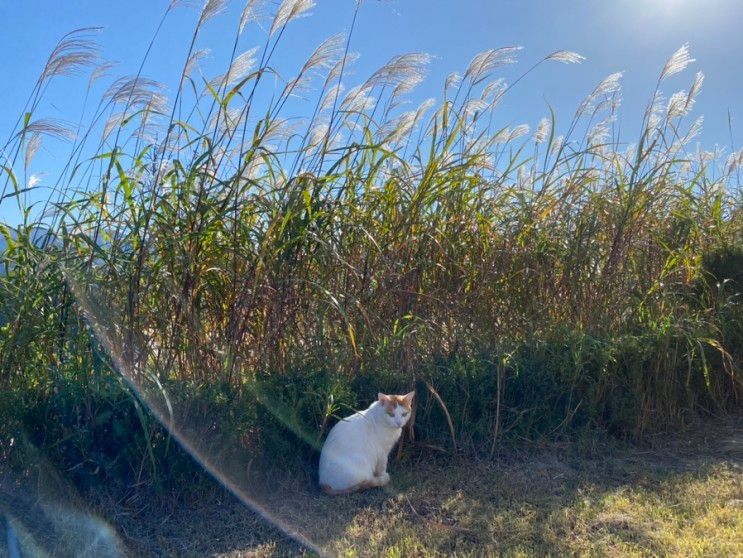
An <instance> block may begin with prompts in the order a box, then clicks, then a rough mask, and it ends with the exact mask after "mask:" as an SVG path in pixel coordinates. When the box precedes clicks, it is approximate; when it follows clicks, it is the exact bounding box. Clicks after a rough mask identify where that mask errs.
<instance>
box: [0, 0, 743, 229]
mask: <svg viewBox="0 0 743 558" xmlns="http://www.w3.org/2000/svg"><path fill="white" fill-rule="evenodd" d="M316 1H317V6H316V7H315V8H314V9H313V10H312V15H311V16H310V17H307V18H303V19H301V20H298V21H296V22H294V23H293V24H292V25H291V26H290V28H289V30H288V33H287V35H286V37H285V39H286V40H284V41H282V45H281V50H280V52H278V53H277V54H278V58H277V65H278V66H279V68H283V69H285V70H286V72H287V73H291V69H292V68H297V67H298V66H299V65H301V64H302V63H303V62H304V60H305V59H306V57H307V56H308V55H309V53H310V52H311V50H312V49H313V48H314V47H315V46H316V45H317V44H318V43H319V42H320V41H321V40H322V39H324V38H326V37H328V36H329V35H331V34H333V33H336V32H338V31H343V30H347V29H348V27H349V25H350V22H351V17H352V14H353V9H354V2H353V0H316ZM166 5H167V0H127V1H126V2H108V1H106V2H102V1H100V0H64V1H60V0H29V1H27V2H17V1H3V2H0V21H2V22H3V32H2V33H1V34H0V51H1V52H3V53H6V54H5V56H4V60H3V62H2V75H3V79H2V80H0V139H2V140H3V143H4V140H5V138H7V136H8V134H9V132H10V128H11V126H12V124H13V123H14V122H15V120H16V119H17V117H18V115H19V114H20V113H21V111H22V109H23V104H24V102H25V99H26V96H27V95H28V92H29V91H30V90H31V88H32V87H33V84H34V82H35V80H36V78H37V76H38V74H39V72H40V71H41V69H42V67H43V65H44V62H45V60H46V57H47V56H48V54H49V52H50V51H51V49H52V48H53V47H54V45H55V43H56V42H57V40H58V39H59V38H60V37H61V36H62V35H63V34H64V33H65V32H67V31H70V30H72V29H75V28H79V27H85V26H103V27H104V30H103V31H102V32H101V33H100V34H99V35H98V39H97V40H98V41H99V42H100V44H101V46H102V56H103V58H105V59H110V60H116V61H118V62H119V65H118V66H117V67H116V68H115V70H114V74H115V75H124V74H130V73H133V72H135V71H136V69H137V67H138V65H139V62H140V61H141V59H142V55H143V53H144V51H145V48H146V46H147V44H148V42H149V40H150V38H151V36H152V34H153V32H154V30H155V27H156V25H157V22H158V20H159V18H160V16H161V15H162V13H163V11H164V9H165V7H166ZM266 5H267V7H268V9H269V11H271V12H272V11H273V9H275V6H276V3H275V2H266ZM241 8H242V1H241V0H234V1H233V2H232V3H231V4H230V9H229V10H228V11H227V12H225V13H224V14H222V15H220V16H218V17H217V18H215V19H213V20H212V21H211V22H209V24H208V27H207V28H206V30H205V32H204V33H203V35H202V37H201V40H200V41H199V46H201V47H210V48H211V49H212V55H211V58H210V59H209V60H207V62H206V63H205V72H206V73H207V74H210V72H211V74H210V75H213V74H218V73H221V71H222V69H223V68H222V67H221V66H220V62H223V61H224V57H225V55H226V53H227V52H228V50H229V48H230V47H231V41H232V37H233V33H234V28H235V25H236V22H237V17H238V14H239V12H240V10H241ZM196 18H197V11H196V10H195V9H185V8H181V9H178V10H176V11H174V12H173V13H172V14H171V16H170V17H169V19H168V20H167V22H166V24H165V26H164V28H163V30H162V32H161V34H160V36H159V38H158V40H157V42H156V44H155V50H154V53H153V55H152V57H151V59H150V61H149V63H148V64H147V66H146V67H145V69H144V73H145V75H147V76H149V77H152V78H155V79H157V80H159V81H162V82H164V83H166V84H168V85H170V86H171V92H172V90H173V89H174V87H175V84H176V83H177V81H176V80H177V77H178V75H179V73H180V69H181V67H182V64H183V58H184V57H185V54H186V49H187V48H188V41H189V39H190V36H191V31H192V29H193V25H194V22H195V20H196ZM741 22H743V1H740V0H611V1H610V0H539V1H536V0H490V1H487V0H383V1H378V0H366V1H365V2H364V3H363V5H362V7H361V10H360V14H359V20H358V23H357V28H356V30H355V32H354V35H353V40H352V50H355V51H358V52H359V53H360V54H361V58H360V59H359V61H358V62H357V64H356V65H355V67H354V70H353V71H354V77H355V78H356V81H354V80H353V79H352V80H350V83H349V85H354V84H355V83H357V82H358V81H361V80H362V79H364V78H365V77H367V76H368V75H369V74H370V73H371V72H372V71H373V70H374V69H376V68H378V67H379V66H381V65H382V64H384V63H385V62H386V61H387V60H388V59H389V58H390V57H392V56H393V55H395V54H402V53H406V52H427V53H429V54H431V55H433V56H435V59H434V61H433V62H432V64H431V67H430V76H429V78H428V80H427V82H426V83H425V84H424V85H423V86H422V87H421V88H419V90H418V91H416V92H415V93H414V94H413V95H412V100H413V101H419V100H422V99H424V98H427V97H431V96H439V95H440V91H441V85H442V83H443V81H444V79H445V77H446V75H447V74H449V73H450V72H452V71H455V70H459V71H461V70H464V69H465V68H466V66H467V64H468V62H469V61H470V59H471V58H472V56H473V55H475V54H476V53H477V52H480V51H482V50H485V49H488V48H494V47H500V46H506V45H521V46H523V47H524V50H523V51H522V52H521V53H520V56H519V58H520V60H521V62H520V64H519V65H518V66H517V67H516V68H509V69H507V70H505V71H504V73H503V74H504V77H506V78H509V77H511V78H512V77H514V76H516V75H518V73H519V70H521V71H523V70H525V69H526V68H527V67H528V66H529V65H530V64H531V63H533V62H534V61H536V60H538V59H539V58H541V57H543V56H544V55H546V54H548V53H549V52H552V51H554V50H558V49H567V50H573V51H576V52H579V53H580V54H582V55H584V56H586V58H587V60H586V61H585V62H583V64H581V65H579V66H577V65H572V66H565V65H562V64H552V65H545V66H542V67H541V68H540V69H539V70H538V71H537V72H535V73H533V74H531V75H530V76H529V77H528V78H527V79H526V80H524V81H523V82H522V83H521V84H519V86H518V87H517V88H515V89H514V90H513V91H512V92H511V93H510V94H509V96H508V98H507V99H506V100H505V102H504V103H503V104H502V105H501V106H500V108H499V112H498V116H499V117H500V118H501V119H502V123H503V125H507V124H517V123H522V122H526V123H528V124H530V125H531V126H532V128H533V127H534V126H535V125H536V123H537V122H538V121H539V119H540V118H541V117H543V116H545V115H546V114H547V113H548V108H547V103H549V104H550V105H551V106H552V107H553V108H554V109H555V110H556V112H557V114H558V123H559V122H563V123H564V122H566V121H568V120H569V119H570V117H571V116H572V114H573V113H574V111H575V108H576V106H577V105H578V104H579V103H580V101H581V99H583V97H585V95H586V94H587V93H588V92H590V90H591V89H592V88H593V87H594V86H595V85H596V84H597V83H598V82H599V81H600V80H601V79H602V78H604V77H605V76H607V75H608V74H610V73H612V72H616V71H624V78H623V97H624V101H623V104H622V108H621V113H620V119H619V124H620V126H621V129H622V137H623V139H625V140H626V141H634V140H635V139H636V137H637V135H638V132H639V122H640V117H641V115H642V112H643V110H644V108H645V106H646V104H647V101H648V98H649V96H650V95H651V93H652V90H653V88H654V86H655V82H656V80H657V76H658V73H659V71H660V69H661V68H662V66H663V64H664V63H665V61H666V59H667V58H668V57H669V56H670V55H671V54H672V53H673V52H674V51H675V50H676V49H677V48H678V47H679V46H681V45H682V44H683V43H686V42H688V43H689V44H690V47H691V52H692V55H693V57H694V58H696V62H695V63H694V64H693V65H692V67H691V68H690V69H688V70H687V71H686V72H684V73H683V74H680V75H678V76H674V77H673V78H672V79H671V80H670V81H669V82H668V83H666V84H665V85H664V92H665V93H666V94H667V95H670V94H671V93H673V92H675V91H677V90H679V89H687V88H688V87H689V84H690V82H691V80H692V79H693V76H694V72H696V71H697V70H701V71H702V72H704V74H705V76H706V81H705V85H704V89H703V91H702V94H701V96H700V97H699V98H698V102H697V105H696V108H695V111H694V113H695V114H696V115H699V114H704V116H705V125H704V131H703V133H702V134H701V136H700V141H701V142H702V144H703V145H704V146H705V147H706V148H712V147H714V145H715V144H720V145H725V146H729V144H730V143H731V137H730V133H729V131H728V111H730V112H731V113H732V116H733V143H734V144H737V143H738V141H739V140H740V139H743V138H741V131H740V125H738V123H740V120H739V119H740V118H743V103H742V102H741V96H740V92H741V91H743V57H742V56H741V53H743V33H741V29H740V23H741ZM263 39H264V35H263V34H262V33H261V32H260V30H258V29H256V28H252V29H250V30H249V31H248V32H247V33H245V34H244V36H243V37H242V41H243V42H242V43H241V48H242V49H246V48H248V47H250V46H254V45H258V44H262V41H263ZM11 76H12V77H11ZM101 87H103V85H102V86H101ZM84 92H85V81H84V80H83V79H75V78H62V79H59V80H57V81H55V82H54V83H53V86H52V87H51V88H50V89H49V92H48V96H47V102H46V103H44V104H43V106H42V109H41V111H40V114H37V115H35V116H37V117H51V118H61V119H65V120H69V121H76V120H77V119H78V118H79V115H80V108H81V105H82V97H83V95H84ZM736 147H737V145H736ZM66 155H67V151H66V150H65V149H64V146H63V145H61V144H59V143H55V142H45V143H44V145H43V147H42V149H41V151H40V153H39V155H38V156H37V157H36V159H35V161H34V167H33V168H32V171H33V172H47V173H48V175H47V177H46V178H45V180H46V181H47V182H48V181H51V178H53V175H54V172H55V169H56V168H57V166H58V165H59V164H60V162H61V161H64V160H65V159H66ZM41 192H42V191H40V192H39V193H38V194H37V195H39V196H41V195H42V193H41ZM3 205H5V207H3V206H2V205H0V221H2V220H4V221H12V220H14V219H15V218H16V217H15V215H14V214H13V212H14V211H15V210H14V208H11V207H9V205H8V204H7V203H6V204H3Z"/></svg>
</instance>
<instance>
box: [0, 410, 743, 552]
mask: <svg viewBox="0 0 743 558" xmlns="http://www.w3.org/2000/svg"><path fill="white" fill-rule="evenodd" d="M46 475H47V473H46V472H45V471H44V469H43V468H42V469H41V470H40V471H39V472H34V473H32V474H30V475H29V476H27V477H25V478H24V479H22V480H18V479H17V478H16V479H15V480H14V481H12V482H11V481H10V479H9V478H7V477H6V478H5V479H4V482H3V483H2V489H3V490H4V491H6V493H7V492H10V491H15V494H16V495H17V494H18V493H19V492H18V488H19V486H26V487H27V488H30V487H31V486H32V487H33V490H32V491H31V493H34V494H36V493H37V490H38V487H41V494H42V495H43V496H42V497H41V498H40V499H37V498H36V497H28V496H27V497H26V499H25V500H24V499H23V498H21V497H18V496H17V501H18V504H17V507H16V509H17V511H18V512H23V514H24V518H25V521H24V522H23V523H24V524H25V526H26V527H27V529H28V531H27V534H28V536H29V537H30V538H32V539H33V540H34V541H35V543H36V544H37V545H38V547H39V548H43V549H49V548H56V549H57V550H58V552H59V553H62V554H64V552H65V549H66V548H70V547H69V546H65V545H66V544H67V545H69V544H73V545H74V544H75V543H74V542H72V541H71V539H70V536H69V534H67V535H66V536H64V537H61V538H59V537H58V536H57V535H56V533H58V532H59V531H57V530H56V529H59V527H60V526H59V524H58V523H59V520H58V519H57V518H56V517H55V515H54V511H55V510H56V509H57V508H55V504H56V505H61V504H60V502H64V503H65V505H66V506H69V505H70V503H71V502H72V503H77V507H76V509H77V511H78V513H79V517H86V515H85V514H86V513H87V514H88V515H87V517H88V518H95V519H96V521H97V526H98V527H99V528H100V526H106V525H110V526H112V527H113V529H112V530H108V531H103V533H107V534H108V537H105V536H100V537H99V538H98V539H97V540H98V541H99V544H100V546H99V547H98V550H99V551H102V550H103V545H104V543H109V546H108V548H111V547H112V546H113V542H112V541H116V544H117V545H118V547H119V549H120V550H121V551H126V552H128V553H130V554H132V555H136V556H220V557H222V556H223V557H234V558H237V557H248V556H252V557H270V556H277V557H278V556H298V555H306V556H309V555H311V553H309V552H307V551H305V550H303V549H301V548H300V547H298V546H296V544H293V543H292V542H291V541H289V540H288V539H287V538H286V537H285V536H282V534H281V533H280V532H278V531H276V530H275V529H273V528H272V527H271V526H270V524H268V523H267V522H265V521H263V520H261V519H260V518H259V517H257V516H256V515H255V514H253V513H251V512H249V511H248V510H247V509H246V508H245V506H244V505H243V504H242V503H241V502H239V501H238V500H237V499H235V498H234V496H232V495H231V494H229V493H228V492H226V491H225V490H224V489H222V488H221V487H219V486H218V485H216V484H215V483H209V482H207V483H206V484H205V485H204V486H203V487H202V489H199V490H195V491H193V492H190V493H189V494H183V493H182V492H181V493H180V494H179V495H177V496H174V495H170V496H168V497H167V498H163V499H157V500H153V499H151V498H148V497H146V496H144V495H143V494H142V493H141V492H137V491H135V490H129V491H126V492H123V493H122V492H120V491H118V490H112V489H108V490H106V489H103V490H101V489H98V490H94V491H90V492H87V493H86V495H87V496H86V498H85V499H81V498H80V497H79V496H75V495H74V491H72V493H73V495H70V490H69V489H65V490H62V489H60V487H59V485H56V484H55V481H54V478H45V477H46ZM392 475H393V483H392V485H391V486H390V487H389V488H388V489H385V490H376V491H371V492H367V493H363V494H358V495H353V496H349V497H347V498H330V497H328V496H325V495H323V494H322V493H321V492H320V491H319V489H317V488H316V487H315V485H314V478H313V477H312V476H311V475H308V474H306V473H298V474H297V473H295V474H293V475H286V474H277V475H274V476H272V477H270V478H267V479H266V484H264V485H263V486H261V488H260V490H261V491H265V492H266V493H270V494H271V497H272V500H273V502H274V506H273V510H272V511H273V512H274V513H275V514H276V516H277V517H279V518H281V519H282V520H285V521H288V522H290V523H291V524H293V525H296V526H297V527H299V528H300V529H301V530H302V532H304V533H305V534H306V535H307V536H308V537H309V538H310V540H312V541H314V542H315V543H316V544H318V545H320V546H322V547H323V548H325V549H327V550H328V551H329V552H330V554H331V555H338V556H387V557H394V556H420V557H428V556H431V557H433V556H546V555H553V556H583V555H591V556H650V555H673V556H721V557H722V556H730V557H732V556H738V555H740V553H741V552H743V535H742V533H743V423H742V422H741V419H740V418H738V419H730V420H728V421H726V422H723V423H721V422H720V421H716V422H705V423H700V424H696V425H695V426H694V427H693V428H691V429H688V430H684V431H683V432H680V433H677V434H676V435H672V436H664V437H663V438H661V439H656V440H654V441H653V443H652V444H649V445H646V446H644V447H642V448H628V447H624V448H619V447H616V446H614V447H609V446H601V447H599V448H595V451H594V453H593V455H591V454H590V453H586V452H576V451H575V448H574V447H570V446H566V445H561V444H549V445H546V446H543V447H541V448H537V447H530V448H526V447H522V448H521V449H520V450H515V451H514V450H512V451H509V452H506V453H504V454H501V455H499V456H498V458H497V459H495V460H493V461H484V460H474V461H471V460H469V459H462V458H452V457H442V456H441V455H440V454H438V455H437V454H434V453H431V452H430V451H420V450H415V451H410V452H408V453H407V454H406V457H405V459H403V460H402V461H400V462H396V463H393V464H392ZM40 501H41V502H42V504H40V503H39V502H40ZM72 523H74V521H72ZM90 523H92V522H91V521H90V520H88V521H79V524H78V529H76V532H78V533H82V535H81V536H80V540H79V541H78V542H77V545H78V546H77V547H76V548H78V550H79V549H80V548H87V546H86V542H87V543H89V542H90V540H88V541H86V540H85V534H90V533H91V532H95V531H94V529H92V528H91V527H90ZM80 527H87V529H86V528H80ZM55 528H56V529H55ZM99 534H100V531H99ZM62 554H59V555H62ZM109 554H110V551H109Z"/></svg>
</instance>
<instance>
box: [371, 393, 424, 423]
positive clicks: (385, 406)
mask: <svg viewBox="0 0 743 558" xmlns="http://www.w3.org/2000/svg"><path fill="white" fill-rule="evenodd" d="M414 396H415V392H414V391H411V392H410V393H408V394H407V395H385V394H384V393H380V394H379V395H378V396H377V397H378V401H379V404H380V407H381V408H382V410H383V411H384V412H383V413H382V419H383V420H384V423H385V424H386V425H387V426H389V427H390V428H402V427H403V426H405V423H407V422H408V420H410V412H411V410H412V405H413V397H414Z"/></svg>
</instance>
